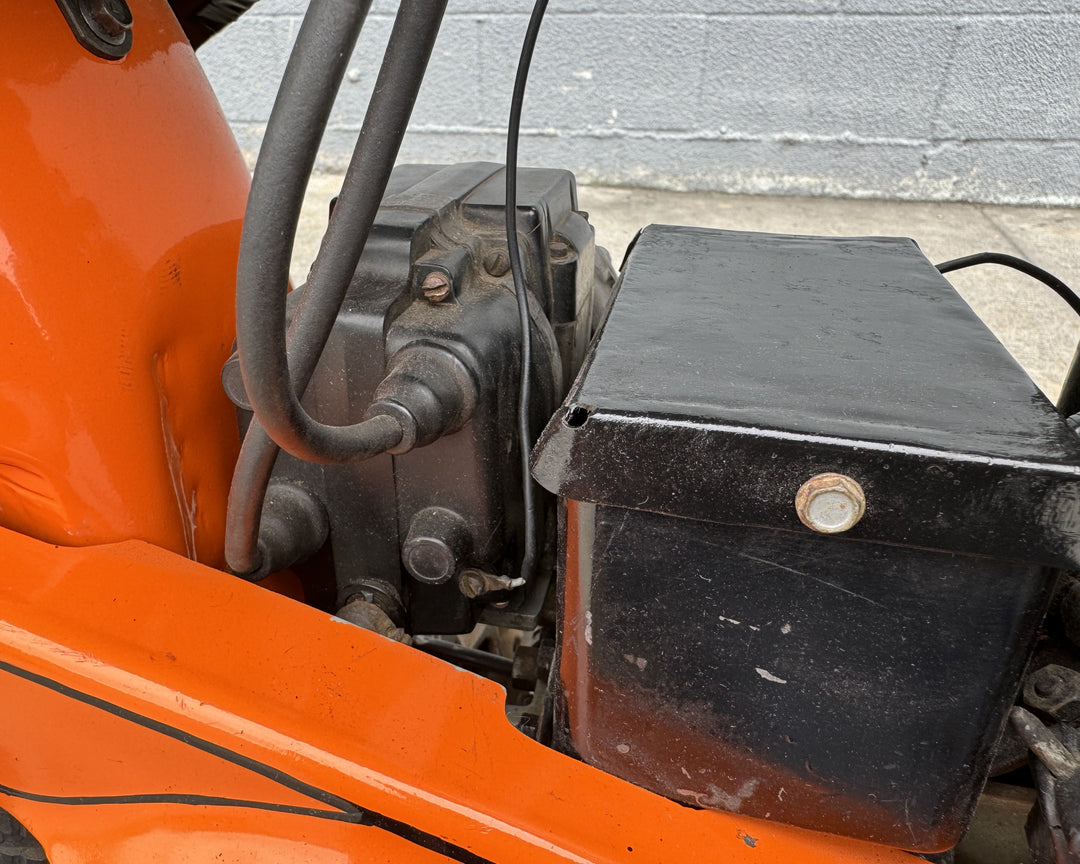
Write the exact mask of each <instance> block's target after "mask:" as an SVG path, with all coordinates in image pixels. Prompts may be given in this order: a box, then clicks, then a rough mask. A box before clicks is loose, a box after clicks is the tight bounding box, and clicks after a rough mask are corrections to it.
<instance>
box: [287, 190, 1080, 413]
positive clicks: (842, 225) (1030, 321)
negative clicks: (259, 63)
mask: <svg viewBox="0 0 1080 864" xmlns="http://www.w3.org/2000/svg"><path fill="white" fill-rule="evenodd" d="M340 185H341V177H340V176H339V175H336V174H316V175H314V176H313V177H312V180H311V183H310V185H309V187H308V196H307V200H306V201H305V206H304V213H303V215H302V217H301V226H300V231H299V233H298V236H297V242H296V247H295V250H294V255H293V268H292V275H293V281H294V283H296V284H300V283H301V282H303V281H304V277H305V276H306V273H307V267H308V265H309V264H310V262H311V260H312V259H313V258H314V255H315V252H316V251H317V249H318V244H319V239H320V238H321V235H322V231H323V230H324V229H325V227H326V214H327V208H328V203H329V200H330V198H331V197H333V196H334V195H335V194H337V191H338V189H339V188H340ZM579 203H580V206H581V208H582V209H584V210H587V211H588V212H589V214H590V220H591V221H592V223H593V224H594V225H595V226H596V232H597V239H598V242H599V243H600V244H601V245H604V246H606V247H607V248H608V249H609V250H610V251H611V253H612V258H613V260H614V261H615V263H616V264H618V263H619V261H621V259H622V254H623V252H624V250H625V249H626V246H627V244H628V243H629V242H630V240H631V239H632V238H633V236H634V234H635V233H636V232H637V230H638V229H639V228H640V227H642V226H644V225H647V224H649V223H665V224H675V225H701V226H706V227H716V228H732V229H738V230H746V231H774V232H784V233H792V234H818V235H833V236H849V237H850V236H866V235H891V236H904V237H912V238H914V239H915V240H916V241H917V242H918V243H919V245H920V246H921V247H922V249H923V251H924V252H925V253H926V255H927V257H929V258H930V260H931V261H933V262H935V263H938V262H941V261H945V260H947V259H950V258H956V257H959V256H961V255H969V254H972V253H974V252H984V251H993V252H1006V253H1009V254H1012V255H1017V256H1019V257H1021V258H1026V259H1028V260H1030V261H1032V262H1034V263H1035V264H1038V265H1039V266H1040V267H1043V268H1045V269H1047V270H1049V271H1050V272H1051V273H1054V274H1055V275H1057V276H1058V277H1060V278H1061V279H1062V280H1064V281H1065V282H1066V283H1067V284H1069V285H1071V286H1074V287H1080V210H1072V209H1064V208H1044V207H1007V206H993V205H986V204H956V203H919V202H906V201H882V200H851V199H838V198H796V197H776V196H757V195H725V194H721V193H715V192H706V193H688V192H665V191H658V190H653V189H627V188H612V187H604V186H582V187H581V188H580V190H579ZM949 279H950V281H952V283H953V284H954V285H955V286H956V288H957V290H958V291H959V292H960V294H961V295H962V296H963V297H964V299H965V300H967V302H968V303H969V304H970V305H971V306H972V308H973V309H974V310H975V311H976V312H977V313H978V314H979V315H980V317H982V319H983V320H984V321H985V322H986V323H987V325H988V326H989V327H990V329H991V330H993V331H994V332H995V333H996V334H997V335H998V338H1000V339H1001V341H1002V342H1003V343H1004V344H1005V346H1006V347H1007V348H1008V349H1009V350H1010V351H1011V352H1012V354H1013V356H1015V357H1016V358H1017V360H1018V361H1019V362H1020V363H1021V365H1022V366H1023V367H1024V368H1025V369H1027V371H1028V374H1029V375H1030V376H1031V377H1032V379H1033V380H1034V381H1035V383H1036V384H1038V385H1039V387H1040V388H1042V390H1043V392H1045V393H1046V394H1047V395H1048V396H1050V397H1051V398H1052V399H1055V398H1056V397H1057V393H1058V390H1059V389H1060V386H1061V380H1062V378H1063V377H1064V374H1065V370H1066V369H1067V367H1068V363H1069V360H1070V359H1071V357H1072V353H1073V350H1074V348H1075V346H1076V344H1077V341H1078V340H1080V321H1078V320H1077V319H1076V317H1075V316H1074V315H1073V314H1072V312H1071V310H1070V309H1069V308H1068V307H1067V306H1066V305H1065V303H1064V302H1062V301H1061V300H1059V299H1058V298H1057V297H1056V296H1055V295H1054V294H1053V293H1052V292H1051V291H1050V290H1049V289H1048V288H1046V287H1045V286H1043V285H1042V284H1040V283H1039V282H1036V281H1035V280H1033V279H1030V278H1029V277H1027V276H1023V275H1022V274H1019V273H1016V272H1014V271H1012V270H1009V269H1006V268H1003V267H997V266H981V267H975V268H972V269H970V270H965V271H962V272H957V273H954V274H950V276H949Z"/></svg>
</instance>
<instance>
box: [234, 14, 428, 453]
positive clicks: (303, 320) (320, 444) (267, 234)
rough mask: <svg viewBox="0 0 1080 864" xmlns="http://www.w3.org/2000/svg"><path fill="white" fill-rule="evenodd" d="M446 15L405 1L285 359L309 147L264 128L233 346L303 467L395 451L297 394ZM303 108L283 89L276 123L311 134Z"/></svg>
mask: <svg viewBox="0 0 1080 864" xmlns="http://www.w3.org/2000/svg"><path fill="white" fill-rule="evenodd" d="M445 9H446V0H402V3H401V6H400V8H399V9H398V15H397V18H396V20H395V21H394V28H393V32H392V33H391V35H390V42H389V44H388V46H387V49H386V54H385V56H384V57H383V63H382V67H381V68H380V70H379V76H378V80H377V81H376V83H375V90H374V92H373V93H372V96H371V102H370V104H369V105H368V110H367V113H366V114H365V116H364V123H363V126H362V128H361V130H360V136H359V139H358V140H357V142H356V148H355V150H354V152H353V157H352V160H351V162H350V164H349V169H348V171H347V172H346V174H345V179H344V181H343V184H342V188H341V194H340V196H339V197H338V202H337V205H336V206H335V207H334V213H333V215H332V216H331V218H330V224H329V226H328V227H327V231H326V235H325V236H324V237H323V242H322V246H321V247H320V249H319V254H318V256H317V257H316V259H315V263H314V264H313V265H312V268H311V272H310V274H309V277H308V282H307V286H306V288H305V289H304V292H303V294H302V295H301V297H300V302H299V303H298V304H297V309H296V313H295V315H294V317H293V322H292V325H291V326H290V328H289V339H288V350H287V351H286V336H285V290H284V285H285V283H286V280H287V277H288V268H289V255H290V253H291V241H287V240H286V237H289V238H291V236H292V234H293V233H294V232H295V228H296V222H297V216H298V214H299V203H298V201H297V202H296V206H295V208H293V206H292V205H293V203H294V200H293V199H294V197H295V196H294V194H293V190H294V189H295V188H296V186H297V185H298V184H297V181H296V180H295V179H294V177H293V172H294V171H296V170H298V169H297V167H296V162H297V161H298V160H297V159H296V158H294V157H295V155H296V153H295V150H294V147H295V146H296V145H297V143H298V142H300V141H301V140H305V141H306V139H305V133H303V132H293V131H284V132H278V133H277V134H276V135H275V136H274V137H273V138H272V139H271V137H270V134H269V133H270V129H269V127H268V129H267V139H264V142H263V151H264V152H265V151H266V150H267V147H268V146H269V147H271V148H272V149H271V150H270V152H269V154H268V157H267V163H266V164H267V166H268V167H267V170H266V171H264V172H263V173H262V174H261V175H260V172H259V170H258V166H256V172H255V177H254V178H253V181H252V197H251V199H250V200H249V205H248V214H249V215H250V217H251V218H250V220H249V219H247V218H246V219H245V223H244V235H243V240H242V246H241V248H242V254H241V262H240V268H239V271H238V274H237V322H236V332H237V345H238V349H239V355H240V371H241V373H242V375H243V378H244V388H245V390H246V391H247V395H248V398H249V399H250V400H251V405H252V408H253V410H254V412H255V416H256V418H257V419H258V420H259V423H260V424H261V425H262V427H263V429H265V430H266V433H267V434H268V435H269V436H270V438H271V439H273V441H274V442H275V443H276V444H278V445H279V446H280V447H282V448H283V449H285V450H287V451H288V452H290V453H292V454H293V455H294V456H297V457H298V458H301V459H305V460H308V461H311V462H345V461H348V460H351V459H356V458H363V457H368V456H373V455H376V454H377V453H381V452H385V450H386V449H387V448H388V446H393V444H394V443H396V442H391V443H390V444H389V445H388V444H387V438H386V435H385V428H386V427H385V422H386V421H385V419H380V418H378V417H376V418H372V419H369V420H365V421H363V422H361V423H357V424H354V425H351V426H328V425H325V424H323V423H320V422H318V421H317V420H315V419H314V418H312V417H311V416H310V415H309V414H308V413H307V412H306V411H305V410H304V408H303V407H302V406H301V404H300V398H299V395H298V394H300V393H302V392H303V390H304V388H305V387H306V386H307V382H308V380H309V379H310V376H311V373H312V372H313V371H314V369H315V366H316V365H317V364H318V360H319V354H320V353H321V351H322V348H323V345H324V344H325V343H326V339H327V337H328V336H329V335H330V330H331V329H332V328H333V326H334V321H335V320H336V318H337V315H338V312H339V310H340V308H341V304H342V302H343V301H344V299H345V294H346V292H347V291H348V288H349V284H350V282H351V281H352V277H353V275H354V273H355V271H356V266H357V263H358V262H359V260H360V255H361V253H362V252H363V249H364V245H365V244H366V242H367V238H368V233H369V232H370V230H371V225H372V223H373V222H374V221H375V214H376V213H377V212H378V209H379V204H380V203H381V201H382V196H383V192H384V191H385V189H386V184H387V182H388V181H389V179H390V173H391V171H392V170H393V167H394V161H395V160H396V158H397V153H398V149H399V148H400V146H401V140H402V138H403V137H404V135H405V129H406V127H407V125H408V122H409V117H410V116H411V114H412V108H413V104H414V103H415V101H416V96H417V93H418V92H419V90H420V84H421V82H422V81H423V77H424V72H425V70H426V68H427V62H428V59H429V58H430V56H431V51H432V49H433V48H434V45H435V39H436V37H437V36H438V32H439V26H440V23H441V21H442V16H443V12H444V11H445ZM305 23H306V19H305ZM295 57H296V53H295V52H294V54H293V58H295ZM293 58H290V65H292V59H293ZM346 59H347V58H346ZM339 80H340V79H339ZM303 97H304V91H302V90H297V92H296V93H290V92H289V91H287V90H286V89H285V88H284V87H283V89H282V91H281V93H280V94H279V98H278V101H277V102H276V103H275V105H274V111H273V113H272V114H271V118H270V121H271V124H273V123H274V120H275V116H276V115H279V108H281V109H282V110H283V111H288V110H291V109H292V108H293V107H294V106H293V103H294V102H299V103H301V105H300V106H296V107H297V116H296V117H294V118H289V119H290V126H292V127H295V126H301V125H303V124H304V122H305V115H306V114H307V113H308V112H307V110H301V109H302V107H303V106H302V103H303V101H304V98H303ZM280 119H281V120H282V122H284V118H283V117H282V118H280ZM279 125H280V124H279ZM319 131H321V129H320V130H319ZM313 159H314V155H313V154H312V161H313ZM261 162H262V158H261V155H260V163H261ZM308 171H310V163H308ZM306 176H307V175H306V174H305V175H304V177H305V178H306ZM282 187H284V188H285V189H286V190H287V191H286V192H285V193H284V194H282V192H281V191H279V190H280V189H281V188H282ZM301 196H302V189H301ZM279 197H283V198H285V199H286V203H287V204H288V205H289V206H288V208H287V210H286V212H284V213H281V212H279V211H280V209H281V208H280V206H279V202H278V198H279ZM294 209H295V213H294V212H293V211H294ZM243 252H246V253H247V254H246V255H245V254H243ZM290 365H291V367H292V368H291V371H290ZM399 435H400V430H399Z"/></svg>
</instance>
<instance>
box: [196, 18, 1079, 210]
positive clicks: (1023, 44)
mask: <svg viewBox="0 0 1080 864" xmlns="http://www.w3.org/2000/svg"><path fill="white" fill-rule="evenodd" d="M305 6H306V3H305V0H260V2H258V3H257V4H256V5H255V7H254V9H253V10H252V11H251V12H249V13H248V14H247V15H246V16H245V17H244V18H243V19H241V21H240V22H238V23H237V24H234V25H233V26H232V27H231V28H229V29H228V30H226V31H225V32H224V33H222V34H221V35H219V36H217V37H216V38H215V39H213V40H211V41H210V42H209V43H208V44H207V45H206V46H205V47H203V48H202V49H200V52H199V56H200V58H201V59H202V61H203V63H204V65H205V67H206V70H207V74H208V76H209V77H210V80H211V82H212V83H213V85H214V87H215V89H216V90H217V92H218V94H219V96H220V98H221V101H222V104H223V106H224V109H225V112H226V114H227V116H228V118H229V120H230V122H231V123H232V126H233V128H234V130H235V132H236V135H237V137H238V139H239V140H240V142H241V146H242V147H243V148H244V149H245V150H246V151H248V152H249V153H250V154H254V153H255V152H256V151H257V149H258V144H259V141H260V137H261V134H262V130H263V129H264V127H265V123H266V119H267V117H268V116H269V112H270V107H271V104H272V102H273V97H274V92H275V89H276V87H277V82H278V80H279V79H280V77H281V73H282V71H283V69H284V65H285V61H286V58H287V55H288V51H289V48H290V46H291V44H292V40H293V38H294V35H295V33H296V31H297V28H298V27H299V24H300V19H301V17H302V15H303V11H304V8H305ZM530 8H531V3H530V2H528V0H450V4H449V7H448V11H447V15H446V19H445V23H444V26H443V29H442V33H441V35H440V37H439V41H438V43H437V45H436V49H435V56H434V57H433V59H432V63H431V67H430V71H429V75H428V78H427V80H426V81H425V84H424V88H423V90H422V92H421V96H420V100H419V102H418V105H417V108H416V112H415V114H414V123H413V127H412V129H411V131H410V133H409V136H408V138H407V140H406V142H405V145H404V147H403V152H402V155H401V158H402V160H409V161H429V162H451V161H460V160H470V159H487V160H494V161H502V158H503V148H504V137H503V133H504V128H505V124H506V118H507V113H508V110H509V97H510V90H511V85H512V81H513V75H514V66H515V63H516V61H517V55H518V50H519V46H520V42H521V38H522V35H523V34H524V30H525V24H526V21H527V18H528V13H529V10H530ZM394 9H395V6H394V4H392V3H390V2H387V0H376V2H375V3H374V6H373V7H372V13H371V15H370V17H369V19H368V22H367V24H366V25H365V30H364V33H363V35H362V36H361V39H360V43H359V45H358V48H357V51H356V54H355V56H354V57H353V61H352V64H351V66H350V70H349V73H348V77H347V80H346V81H345V82H344V84H343V86H342V90H341V94H340V96H339V99H338V103H337V106H336V107H335V110H334V113H333V117H332V120H331V124H330V128H329V130H328V132H327V135H326V138H325V140H324V142H323V148H322V153H321V157H320V164H321V166H322V167H324V168H331V169H333V168H341V167H343V165H344V164H345V163H346V161H347V159H348V154H349V152H350V150H351V147H352V144H353V141H354V139H355V135H356V132H357V130H358V129H359V124H360V121H361V119H362V117H363V111H364V106H365V104H366V101H367V97H368V95H369V93H370V91H371V87H372V84H373V81H374V77H375V72H376V70H377V67H378V62H379V59H380V57H381V52H382V48H383V46H384V45H385V41H386V38H387V36H388V34H389V31H390V25H391V23H392V20H393V13H394ZM1077 45H1080V0H1012V2H1010V0H940V2H938V0H728V2H720V0H712V2H706V0H612V2H610V3H601V2H599V0H552V2H551V4H550V6H549V10H548V16H547V18H546V19H545V22H544V27H543V30H542V31H541V36H540V41H539V43H538V46H537V50H536V58H535V60H534V64H533V71H532V74H531V77H530V81H529V89H528V94H527V98H526V106H525V112H524V121H523V140H522V146H521V162H522V164H533V165H550V166H561V167H568V168H571V169H573V170H574V171H575V172H576V173H577V174H578V176H579V177H580V178H581V179H582V180H584V181H587V182H600V183H611V184H620V185H634V186H649V187H657V188H666V189H683V190H720V191H726V192H749V193H769V194H800V195H834V196H847V197H879V198H899V199H921V200H962V201H985V202H996V203H1032V204H1065V205H1078V204H1080V51H1078V50H1077V48H1076V46H1077Z"/></svg>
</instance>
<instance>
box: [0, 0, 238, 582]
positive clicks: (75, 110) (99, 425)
mask: <svg viewBox="0 0 1080 864" xmlns="http://www.w3.org/2000/svg"><path fill="white" fill-rule="evenodd" d="M130 5H131V7H132V11H133V14H134V18H135V26H134V43H133V47H132V50H131V52H130V54H129V55H128V56H127V57H126V58H124V59H123V60H121V61H109V60H102V59H100V58H98V57H95V56H93V55H91V54H90V53H89V52H88V51H87V50H86V49H84V48H83V47H82V46H80V45H79V44H78V43H77V42H76V40H75V37H74V36H73V35H72V32H71V30H70V29H69V27H68V25H67V23H66V21H65V20H64V17H63V14H62V13H61V11H60V9H59V7H58V6H57V5H56V3H55V2H52V0H35V2H30V3H0V33H3V45H4V50H3V51H0V332H2V334H3V338H2V339H0V524H3V525H6V526H8V527H11V528H15V529H17V530H19V531H22V532H24V533H27V534H32V535H34V536H37V537H40V538H42V539H47V540H50V541H52V542H55V543H62V544H72V545H83V544H90V543H103V542H113V541H117V540H122V539H128V538H141V539H144V540H147V541H149V542H152V543H155V544H157V545H160V546H163V547H165V548H167V549H172V550H175V551H177V552H181V553H184V554H187V555H190V556H192V557H198V558H199V559H200V560H204V561H208V562H210V563H217V562H218V561H219V560H220V558H221V554H222V552H221V549H222V536H223V530H224V528H223V526H224V507H225V499H226V495H227V490H228V483H229V477H230V473H231V470H232V465H233V463H234V461H235V456H236V449H237V442H236V431H235V414H234V413H233V411H232V408H231V406H230V405H229V403H228V401H227V400H226V399H225V397H224V396H223V395H222V391H221V386H220V384H219V375H220V370H221V365H222V363H223V362H224V361H225V359H226V357H227V356H228V353H229V350H230V346H231V343H232V339H233V332H234V323H233V316H234V312H233V293H234V292H233V285H234V283H235V274H236V256H237V247H238V243H239V236H240V224H241V219H242V216H243V208H244V203H245V200H246V195H247V185H248V175H247V171H246V169H245V166H244V163H243V160H242V158H241V156H240V153H239V151H238V149H237V147H236V144H235V142H234V140H233V138H232V134H231V132H230V130H229V127H228V125H227V124H226V122H225V119H224V117H223V116H222V114H221V110H220V108H219V107H218V106H217V102H216V101H215V99H214V96H213V93H212V92H211V90H210V86H209V84H208V83H207V81H206V78H205V76H204V75H203V73H202V70H201V69H200V68H199V65H198V62H197V61H196V59H195V55H194V52H193V51H192V49H191V47H190V45H188V44H187V41H186V40H185V39H184V35H183V33H182V32H181V30H180V27H179V25H178V24H177V22H176V20H175V18H174V17H173V16H172V13H171V12H170V10H169V8H168V5H167V4H166V3H164V2H152V0H132V2H131V3H130Z"/></svg>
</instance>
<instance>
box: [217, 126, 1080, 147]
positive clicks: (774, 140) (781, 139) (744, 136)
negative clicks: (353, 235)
mask: <svg viewBox="0 0 1080 864" xmlns="http://www.w3.org/2000/svg"><path fill="white" fill-rule="evenodd" d="M232 122H242V121H232ZM330 128H331V131H335V132H347V133H356V132H359V130H360V126H359V124H336V125H334V126H331V127H330ZM409 133H410V134H419V135H483V136H490V135H496V136H497V135H502V134H504V133H505V129H503V128H502V127H500V126H465V125H463V126H444V125H438V124H427V125H423V126H414V127H410V129H409ZM521 134H522V135H523V136H529V137H533V138H589V139H596V140H604V139H612V140H643V141H688V142H691V141H716V142H718V143H747V144H848V145H853V146H857V147H882V146H886V147H906V148H917V147H926V146H929V145H941V144H961V145H966V144H1046V145H1061V144H1080V138H1005V137H989V136H988V137H983V138H977V137H970V136H965V137H947V136H942V137H938V138H932V139H931V138H899V137H896V138H887V137H882V138H871V137H863V136H859V135H852V134H850V133H842V134H840V135H818V134H812V133H807V132H777V133H771V134H755V133H750V132H719V131H714V130H708V129H618V128H612V127H597V128H585V129H558V128H552V127H534V128H523V129H522V130H521Z"/></svg>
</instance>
